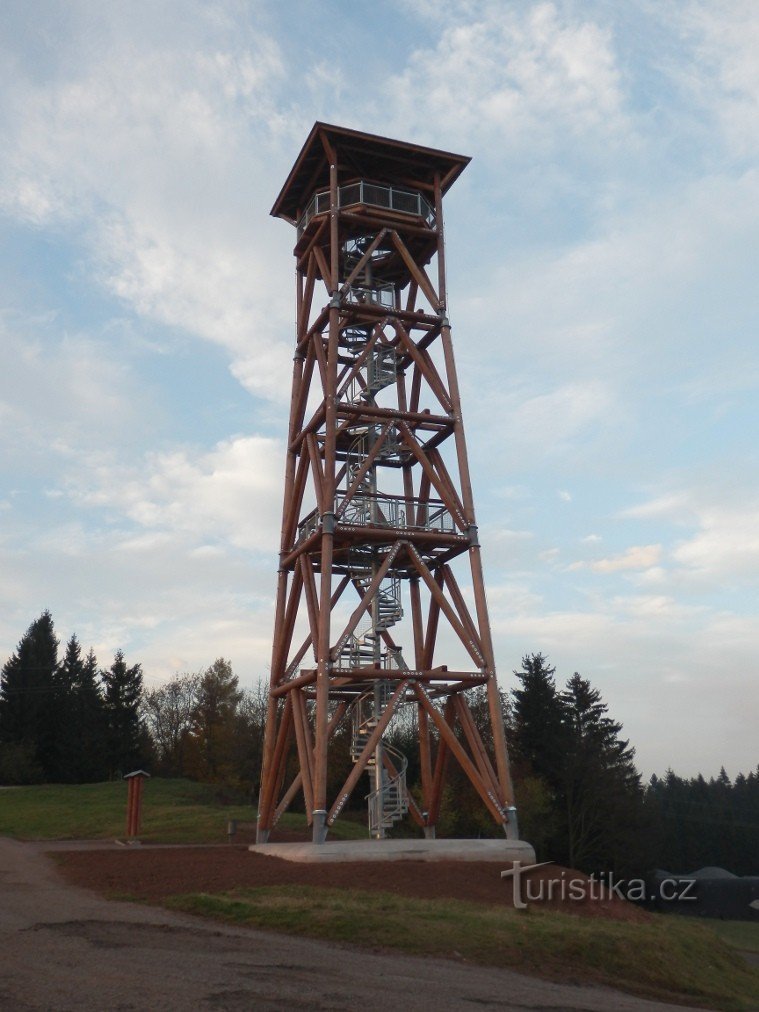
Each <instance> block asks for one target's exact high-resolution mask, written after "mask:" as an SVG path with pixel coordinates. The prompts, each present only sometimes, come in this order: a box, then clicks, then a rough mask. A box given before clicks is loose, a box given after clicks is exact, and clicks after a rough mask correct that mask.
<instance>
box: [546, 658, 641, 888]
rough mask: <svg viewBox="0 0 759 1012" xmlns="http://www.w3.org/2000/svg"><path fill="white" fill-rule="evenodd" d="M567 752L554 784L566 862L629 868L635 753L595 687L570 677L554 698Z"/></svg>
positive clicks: (635, 827) (635, 807)
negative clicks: (558, 704) (562, 823)
mask: <svg viewBox="0 0 759 1012" xmlns="http://www.w3.org/2000/svg"><path fill="white" fill-rule="evenodd" d="M560 699H561V703H562V706H563V717H564V723H565V729H566V734H567V751H566V757H565V763H564V769H563V774H562V778H561V784H560V791H559V793H560V797H561V800H562V802H563V805H564V820H565V832H566V859H567V862H568V863H569V865H570V866H571V867H573V868H576V867H579V868H583V869H584V870H588V871H592V870H612V871H619V870H621V869H622V868H624V870H630V867H631V865H635V864H637V862H638V860H639V855H638V854H637V853H635V852H634V851H635V840H636V838H639V837H640V835H641V834H640V833H639V828H640V820H641V814H642V790H641V785H640V778H639V776H638V772H637V770H636V769H635V763H634V757H635V750H634V749H632V748H630V744H629V741H627V740H623V739H622V738H621V737H620V733H621V731H622V725H621V724H618V723H617V722H616V721H614V720H612V719H611V718H610V717H609V716H608V707H607V705H606V704H605V703H604V702H603V701H602V699H601V693H600V692H599V691H598V689H594V688H592V686H591V684H590V682H589V681H588V680H587V679H585V678H582V677H581V676H580V675H579V674H577V673H576V672H575V674H574V675H573V676H572V677H571V678H570V679H569V681H568V682H567V685H566V688H565V689H564V690H563V691H562V692H561V694H560Z"/></svg>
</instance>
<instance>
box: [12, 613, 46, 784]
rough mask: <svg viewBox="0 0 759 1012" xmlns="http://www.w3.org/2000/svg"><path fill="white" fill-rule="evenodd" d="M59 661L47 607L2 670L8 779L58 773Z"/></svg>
mask: <svg viewBox="0 0 759 1012" xmlns="http://www.w3.org/2000/svg"><path fill="white" fill-rule="evenodd" d="M57 666H58V640H57V638H56V636H55V628H54V625H53V618H52V615H51V614H50V612H49V611H45V612H43V613H42V615H40V617H39V618H38V619H36V621H34V622H32V624H31V625H30V626H29V628H28V629H27V631H26V633H25V634H24V635H23V637H22V638H21V640H20V642H19V645H18V648H17V650H16V652H15V653H14V654H13V655H12V656H11V657H10V658H9V660H8V661H7V662H6V663H5V664H4V665H3V669H2V673H0V745H2V747H3V760H2V766H3V767H4V769H3V771H2V775H3V776H4V777H5V778H6V779H15V780H16V781H19V782H29V781H30V780H34V779H39V778H40V777H42V778H45V779H50V778H51V776H53V775H54V774H55V764H56V749H57V744H56V739H57V736H58V729H59V724H58V711H57V705H56V704H57V686H56V681H55V674H56V669H57ZM9 764H10V766H11V767H13V769H12V770H11V771H10V772H9V769H8V767H9Z"/></svg>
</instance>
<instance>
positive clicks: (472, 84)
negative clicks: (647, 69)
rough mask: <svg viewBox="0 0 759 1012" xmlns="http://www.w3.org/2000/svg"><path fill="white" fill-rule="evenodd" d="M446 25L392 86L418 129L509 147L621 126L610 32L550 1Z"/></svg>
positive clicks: (463, 14) (487, 9)
mask: <svg viewBox="0 0 759 1012" xmlns="http://www.w3.org/2000/svg"><path fill="white" fill-rule="evenodd" d="M439 17H440V12H439V10H436V11H435V20H436V21H438V23H439ZM447 20H448V23H446V19H445V15H444V21H443V26H442V31H441V33H440V37H439V40H438V42H437V44H436V45H435V46H434V47H427V48H425V49H419V50H417V51H416V52H415V53H414V54H413V55H412V56H411V58H410V60H409V66H408V67H407V68H406V69H405V70H404V71H403V72H402V73H401V74H399V75H398V77H397V78H396V79H395V80H393V81H391V83H390V87H389V89H388V90H389V93H390V98H391V101H392V102H393V105H394V106H395V107H396V108H398V109H399V111H401V112H402V115H403V118H404V120H405V121H406V122H407V123H408V124H409V126H410V129H411V130H412V131H413V130H417V131H420V132H421V133H422V134H423V135H424V136H427V135H429V134H430V132H431V131H434V133H435V134H436V136H441V135H442V136H443V137H455V138H456V143H458V144H463V143H467V144H470V145H471V144H473V143H475V140H476V142H477V143H479V144H483V143H484V144H488V145H493V146H498V145H501V144H503V143H507V144H508V145H509V147H510V148H512V149H513V148H515V147H517V148H523V147H526V146H527V145H535V146H537V147H538V148H546V147H548V148H551V147H553V146H555V145H556V142H557V138H561V137H562V136H563V135H565V134H569V135H580V136H583V137H584V138H585V139H586V140H587V137H588V136H589V135H592V134H599V135H602V136H604V137H605V138H606V139H607V140H608V139H609V138H610V137H612V136H614V135H615V133H617V132H619V131H620V130H621V129H622V127H623V125H624V119H625V117H624V111H623V98H622V89H621V87H620V79H619V71H618V68H617V66H616V60H615V55H614V51H613V47H612V40H611V34H610V32H609V30H608V29H607V28H605V27H603V26H601V25H599V24H597V23H594V22H593V21H592V20H591V19H590V18H586V17H582V16H577V17H572V15H571V14H567V12H566V10H561V11H560V10H559V8H558V7H557V5H555V4H553V3H535V4H529V5H526V6H524V5H523V6H519V5H504V4H502V3H487V4H481V5H479V4H478V5H468V6H467V7H466V8H461V9H458V10H457V11H456V13H455V14H454V15H453V16H452V17H449V18H448V19H447Z"/></svg>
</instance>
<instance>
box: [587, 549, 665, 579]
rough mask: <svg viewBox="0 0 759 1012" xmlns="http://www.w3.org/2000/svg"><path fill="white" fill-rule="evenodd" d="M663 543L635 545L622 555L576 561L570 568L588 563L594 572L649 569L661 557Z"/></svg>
mask: <svg viewBox="0 0 759 1012" xmlns="http://www.w3.org/2000/svg"><path fill="white" fill-rule="evenodd" d="M661 552H662V548H661V545H633V546H632V547H631V548H628V549H627V551H626V552H623V553H622V555H614V556H611V557H609V558H608V559H597V560H596V561H595V562H589V563H574V564H573V566H572V567H570V568H579V567H581V566H585V565H587V567H588V568H589V569H591V570H592V571H593V572H594V573H618V572H621V571H623V570H626V569H648V568H649V567H650V566H655V565H656V563H657V562H658V561H659V559H660V558H661Z"/></svg>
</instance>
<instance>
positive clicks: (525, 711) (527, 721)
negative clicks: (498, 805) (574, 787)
mask: <svg viewBox="0 0 759 1012" xmlns="http://www.w3.org/2000/svg"><path fill="white" fill-rule="evenodd" d="M555 673H556V668H554V667H550V666H549V664H548V660H547V658H545V657H544V656H543V655H542V654H529V655H527V656H525V657H523V658H522V670H521V671H515V672H514V674H515V675H516V677H517V678H518V679H519V681H520V682H521V686H522V687H521V688H520V689H514V690H513V692H512V695H513V698H514V702H513V706H512V740H513V748H512V758H513V761H514V764H515V766H516V767H517V769H518V770H519V771H520V773H521V775H523V776H524V775H532V776H537V777H540V778H541V779H543V780H544V781H545V782H546V783H547V784H548V785H549V786H550V787H551V788H552V789H554V790H555V789H556V787H557V786H558V784H559V782H560V780H561V776H562V771H563V768H564V758H565V754H566V744H567V743H566V734H565V720H564V707H563V704H562V700H561V698H560V696H559V694H558V692H557V691H556V682H555V680H554V675H555Z"/></svg>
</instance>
